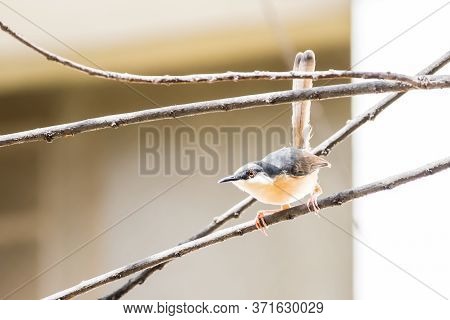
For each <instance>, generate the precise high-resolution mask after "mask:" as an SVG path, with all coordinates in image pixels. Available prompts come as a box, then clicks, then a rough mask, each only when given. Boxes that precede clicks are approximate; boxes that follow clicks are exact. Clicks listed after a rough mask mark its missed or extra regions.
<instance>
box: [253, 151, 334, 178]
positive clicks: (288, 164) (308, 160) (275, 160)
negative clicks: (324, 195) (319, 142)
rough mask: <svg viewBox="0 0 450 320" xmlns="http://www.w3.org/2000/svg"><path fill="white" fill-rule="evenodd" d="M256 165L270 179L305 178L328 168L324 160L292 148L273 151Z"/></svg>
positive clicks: (327, 163)
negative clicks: (285, 175)
mask: <svg viewBox="0 0 450 320" xmlns="http://www.w3.org/2000/svg"><path fill="white" fill-rule="evenodd" d="M256 163H257V164H258V165H260V166H261V167H263V168H264V171H265V172H266V173H267V174H268V175H269V176H270V177H274V176H277V175H280V174H288V175H291V176H305V175H308V174H310V173H312V172H314V171H315V170H317V169H320V168H323V167H329V166H330V163H329V162H328V161H326V160H325V159H323V158H321V157H318V156H316V155H314V154H312V153H310V152H308V151H306V150H303V149H297V148H292V147H290V148H282V149H279V150H277V151H274V152H272V153H270V154H268V155H267V156H266V157H265V158H264V159H262V160H261V161H257V162H256Z"/></svg>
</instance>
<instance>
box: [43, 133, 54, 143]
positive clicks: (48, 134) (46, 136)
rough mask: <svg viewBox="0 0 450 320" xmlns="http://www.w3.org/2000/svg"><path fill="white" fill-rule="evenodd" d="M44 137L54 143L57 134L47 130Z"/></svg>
mask: <svg viewBox="0 0 450 320" xmlns="http://www.w3.org/2000/svg"><path fill="white" fill-rule="evenodd" d="M44 138H45V141H47V142H48V143H52V142H53V139H54V138H55V134H54V133H53V132H46V133H44Z"/></svg>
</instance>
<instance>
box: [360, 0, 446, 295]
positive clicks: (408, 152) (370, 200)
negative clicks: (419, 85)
mask: <svg viewBox="0 0 450 320" xmlns="http://www.w3.org/2000/svg"><path fill="white" fill-rule="evenodd" d="M446 2H447V1H442V0H427V1H407V0H404V1H380V0H379V1H368V0H355V1H353V3H352V64H353V66H354V67H353V70H371V71H372V70H373V71H392V72H400V73H405V74H415V73H416V72H418V71H419V70H421V69H423V68H424V67H425V66H426V65H428V64H430V63H431V62H432V61H433V60H435V59H437V58H438V57H440V56H441V55H442V54H444V53H445V52H446V51H448V50H450V4H448V2H447V5H445V3H446ZM439 7H441V9H440V10H438V11H437V12H435V13H434V14H432V15H431V16H429V17H428V18H425V17H426V16H427V15H429V14H431V13H432V12H433V11H435V10H437V9H438V8H439ZM424 18H425V19H424ZM422 19H424V20H423V21H422V22H419V21H420V20H422ZM415 24H417V25H416V26H414V27H412V28H411V26H413V25H415ZM408 28H411V29H410V30H409V31H406V30H407V29H408ZM402 32H404V34H403V35H400V34H401V33H402ZM379 48H381V49H379ZM378 49H379V50H378ZM361 60H363V61H362V62H360V61H361ZM440 73H445V74H450V68H449V67H445V68H444V69H443V70H442V71H441V72H440ZM381 98H382V96H381V95H371V96H360V97H355V98H354V99H353V101H352V103H353V116H356V115H358V114H360V113H361V112H363V111H364V110H366V109H367V108H369V107H371V106H372V105H373V104H374V103H375V102H377V101H379V100H380V99H381ZM449 155H450V91H449V90H434V91H421V92H410V93H407V94H406V95H405V96H404V97H402V98H401V99H400V100H398V101H397V102H395V103H394V104H393V105H392V106H390V107H389V108H388V109H387V110H386V111H384V112H383V113H382V114H381V115H380V116H379V117H378V118H376V120H375V121H374V122H373V123H369V124H366V125H364V127H363V128H361V129H359V130H358V131H357V133H355V135H354V136H353V177H354V185H355V186H357V185H361V184H365V183H369V182H371V181H374V180H377V179H381V178H383V177H387V176H390V175H394V174H396V173H400V172H404V171H406V170H409V169H413V168H415V167H419V166H421V165H424V164H426V163H428V162H431V161H434V160H438V159H441V158H444V157H447V156H449ZM449 199H450V171H445V172H444V173H440V174H436V175H434V176H432V177H428V178H424V179H421V180H417V181H415V182H412V183H410V184H407V185H404V186H401V187H399V188H398V189H395V190H391V191H384V192H381V193H379V194H375V195H371V196H368V197H366V198H363V199H361V200H358V201H355V202H354V221H355V224H354V229H353V232H354V235H355V237H357V238H359V239H361V240H362V241H364V242H365V243H366V244H367V245H369V246H370V247H372V248H373V249H374V250H376V251H377V252H379V253H380V254H381V255H383V256H385V257H386V258H387V259H389V260H391V261H392V262H393V263H395V264H397V265H398V266H399V267H396V266H394V265H393V264H391V263H389V262H388V261H386V259H383V258H382V257H380V256H379V255H378V254H376V253H374V252H373V251H371V250H370V249H368V248H366V247H365V246H363V245H361V243H360V242H359V241H357V240H355V241H354V296H355V298H357V299H364V298H373V299H405V298H413V299H414V298H420V299H422V298H427V299H428V298H429V299H439V298H440V297H439V295H438V294H436V293H435V292H433V290H432V289H434V290H436V291H438V292H440V293H441V294H443V295H444V296H446V297H450V204H449V202H448V201H449ZM400 269H404V270H405V271H406V272H405V271H402V270H400ZM407 272H408V273H410V275H408V274H407ZM414 277H416V278H417V279H414ZM418 279H419V280H418ZM421 281H422V282H423V283H421ZM427 286H429V287H430V288H432V289H430V288H428V287H427Z"/></svg>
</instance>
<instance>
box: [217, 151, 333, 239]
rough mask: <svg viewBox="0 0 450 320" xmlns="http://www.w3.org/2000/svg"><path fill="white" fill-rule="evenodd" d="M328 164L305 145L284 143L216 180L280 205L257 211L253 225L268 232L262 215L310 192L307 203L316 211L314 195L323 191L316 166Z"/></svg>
mask: <svg viewBox="0 0 450 320" xmlns="http://www.w3.org/2000/svg"><path fill="white" fill-rule="evenodd" d="M324 167H331V164H330V163H329V162H328V161H326V160H325V159H323V158H321V157H319V156H316V155H314V154H313V153H311V152H310V151H308V150H306V149H299V148H295V147H284V148H281V149H279V150H276V151H274V152H272V153H270V154H268V155H267V156H265V157H264V158H263V159H262V160H259V161H253V162H249V163H247V164H245V165H243V166H242V167H240V168H239V169H237V170H236V172H234V173H233V174H232V175H231V176H228V177H225V178H222V179H220V180H219V181H218V183H225V182H231V183H233V184H234V185H235V186H236V187H238V188H239V189H240V190H242V191H244V192H246V193H248V194H249V195H251V196H252V197H254V198H255V199H256V200H258V201H260V202H262V203H265V204H271V205H280V206H281V209H279V210H261V211H259V212H258V214H257V215H256V220H255V226H256V228H257V229H258V230H260V231H262V232H263V233H264V234H265V235H267V232H266V229H267V224H266V222H265V220H264V215H265V214H267V213H275V212H278V211H280V210H284V209H287V208H290V204H291V203H293V202H295V201H298V200H300V199H302V198H304V197H305V196H306V195H308V194H309V196H310V197H309V199H308V201H307V203H306V204H307V207H308V209H309V210H310V211H311V208H310V206H311V207H312V209H313V211H314V212H315V213H317V212H318V211H319V210H320V208H319V206H318V204H317V198H318V197H319V196H320V195H321V194H322V189H321V187H320V185H319V184H318V172H319V169H321V168H324Z"/></svg>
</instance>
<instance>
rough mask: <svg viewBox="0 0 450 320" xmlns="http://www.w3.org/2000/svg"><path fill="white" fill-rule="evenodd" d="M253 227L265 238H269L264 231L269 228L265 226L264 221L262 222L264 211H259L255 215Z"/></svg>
mask: <svg viewBox="0 0 450 320" xmlns="http://www.w3.org/2000/svg"><path fill="white" fill-rule="evenodd" d="M255 226H256V229H258V230H259V231H261V232H262V233H263V234H264V235H265V236H266V237H267V236H269V235H268V234H267V231H266V230H267V229H268V228H269V226H268V225H267V223H266V220H264V211H259V212H258V214H257V215H256V219H255Z"/></svg>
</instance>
